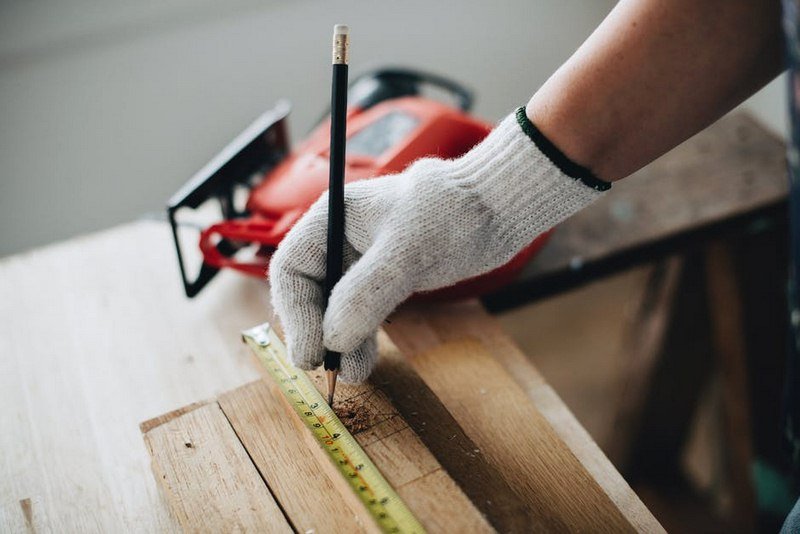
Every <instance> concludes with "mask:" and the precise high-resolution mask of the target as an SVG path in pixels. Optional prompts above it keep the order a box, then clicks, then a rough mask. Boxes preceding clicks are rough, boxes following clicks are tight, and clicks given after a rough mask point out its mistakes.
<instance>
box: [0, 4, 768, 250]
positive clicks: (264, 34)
mask: <svg viewBox="0 0 800 534" xmlns="http://www.w3.org/2000/svg"><path fill="white" fill-rule="evenodd" d="M613 4H614V2H613V1H612V0H583V1H578V0H570V1H565V0H546V1H545V0H539V1H537V2H531V1H526V0H514V1H506V2H486V1H484V0H450V1H427V0H405V1H403V2H389V1H370V2H363V1H361V2H359V1H357V0H349V1H337V2H332V1H325V0H314V1H312V0H303V1H288V0H262V1H257V0H226V2H215V1H213V0H161V1H156V0H138V1H136V2H130V1H123V0H37V1H36V2H30V1H26V0H3V1H0V255H3V254H9V253H12V252H16V251H20V250H24V249H27V248H29V247H33V246H37V245H41V244H45V243H49V242H52V241H56V240H60V239H63V238H66V237H69V236H72V235H76V234H79V233H82V232H86V231H90V230H95V229H99V228H103V227H107V226H110V225H113V224H117V223H120V222H124V221H127V220H131V219H133V218H135V217H137V216H139V215H140V214H142V213H145V212H149V211H158V210H161V209H162V207H163V205H164V202H165V200H166V199H167V198H168V197H169V195H170V194H171V193H172V192H173V191H174V190H175V189H176V188H177V187H178V186H179V185H181V184H182V183H183V182H184V181H185V180H186V179H187V178H188V177H189V176H191V175H192V173H193V172H194V171H196V170H197V169H198V168H199V167H200V166H201V165H203V164H204V163H205V162H206V161H207V160H208V159H209V158H210V157H211V156H212V155H213V154H214V153H215V152H216V151H217V150H218V149H219V148H221V147H222V146H223V145H224V144H225V143H226V142H227V141H229V140H230V139H231V137H232V136H234V135H235V134H236V133H238V132H239V131H240V130H241V129H242V128H243V127H244V126H246V125H247V124H248V123H249V122H250V121H251V120H252V119H253V118H255V117H256V116H257V115H258V114H259V113H260V112H262V111H263V110H265V109H267V108H269V107H271V105H272V104H273V102H274V101H276V100H277V99H278V98H281V97H289V98H290V99H291V100H292V101H293V103H294V105H295V111H294V112H293V115H292V117H291V128H292V133H293V135H294V137H295V138H296V137H298V136H299V135H302V134H304V133H305V132H306V131H307V130H308V128H309V127H310V126H311V124H312V123H313V121H314V120H315V119H316V118H317V117H318V116H319V114H320V112H321V110H322V109H323V108H324V107H325V105H326V102H327V100H328V98H329V94H328V91H329V83H330V80H329V71H330V69H329V61H330V52H329V50H330V33H331V28H332V26H333V24H334V23H337V22H345V23H348V24H349V25H350V26H351V28H352V42H353V44H352V48H351V65H352V66H351V72H354V73H357V72H359V71H362V70H364V69H365V68H366V67H367V66H369V65H382V64H396V65H408V66H415V67H418V68H422V69H427V70H430V71H433V72H438V73H441V74H444V75H447V76H451V77H454V78H455V79H458V80H460V81H462V82H464V83H466V84H468V85H470V86H471V87H472V88H473V89H474V90H475V92H476V94H477V106H476V109H475V112H476V113H477V114H478V115H480V116H482V117H485V118H487V119H497V118H499V117H500V116H501V115H502V114H504V113H506V112H507V111H509V110H510V109H511V108H513V107H514V106H515V105H518V104H521V103H524V102H525V101H526V100H527V98H528V97H529V96H530V94H531V93H532V91H534V90H535V89H536V88H537V87H538V86H539V85H540V84H541V83H542V82H543V81H544V80H545V79H546V77H547V76H548V74H549V73H551V72H552V71H553V70H554V69H555V68H556V67H557V66H558V65H559V64H560V63H561V62H562V61H564V60H565V59H566V58H567V57H568V56H569V55H570V54H571V53H572V51H573V50H574V49H575V48H576V47H577V46H578V45H579V44H580V43H581V42H582V41H583V40H584V39H585V37H586V36H587V35H588V34H589V33H590V32H591V30H592V29H593V28H594V27H595V26H596V25H597V24H598V23H599V22H600V20H602V18H603V17H604V16H605V14H606V13H607V12H608V10H610V9H611V7H612V6H613ZM779 96H780V95H779ZM774 100H775V95H772V96H768V97H766V98H765V99H762V101H757V102H754V103H753V104H752V106H753V107H754V108H755V109H757V110H761V109H763V110H766V111H764V113H766V114H767V115H770V113H771V114H772V115H774V116H779V115H780V111H774V109H780V106H777V107H776V106H775V105H774V102H773V101H774ZM772 115H770V116H772ZM773 118H774V117H773ZM774 120H778V122H779V119H774Z"/></svg>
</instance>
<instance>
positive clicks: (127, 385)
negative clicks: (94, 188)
mask: <svg viewBox="0 0 800 534" xmlns="http://www.w3.org/2000/svg"><path fill="white" fill-rule="evenodd" d="M174 254H175V252H174V250H173V249H172V248H171V243H170V236H169V230H168V227H167V226H166V225H165V224H164V223H160V222H147V221H143V222H138V223H133V224H130V225H126V226H123V227H119V228H114V229H111V230H108V231H104V232H100V233H97V234H94V235H91V236H86V237H82V238H79V239H75V240H72V241H69V242H65V243H62V244H59V245H55V246H51V247H47V248H44V249H41V250H36V251H32V252H30V253H26V254H20V255H17V256H13V257H10V258H5V259H3V260H1V261H0V317H2V318H3V320H2V327H1V328H2V334H0V354H2V357H0V392H2V393H1V394H0V397H2V402H0V473H2V476H0V507H2V508H1V509H2V517H3V518H4V519H3V521H0V531H6V529H5V528H4V527H3V524H4V522H5V524H10V525H25V524H26V519H25V518H26V517H31V518H32V521H33V524H34V525H37V531H43V532H47V531H48V530H49V531H60V532H111V531H127V532H131V531H138V532H170V531H176V530H177V529H178V524H177V522H176V521H175V520H174V519H173V518H172V517H170V515H169V513H168V509H167V507H166V505H165V503H164V502H163V499H162V498H161V495H160V494H159V490H158V486H157V484H156V481H155V478H154V477H153V474H152V472H151V470H150V459H149V457H148V454H147V449H146V447H145V443H144V441H143V440H142V436H141V433H140V431H139V428H138V425H139V423H140V422H141V421H144V420H146V419H148V418H151V417H154V416H156V415H158V414H162V413H165V412H167V411H170V410H172V409H173V408H176V407H178V406H184V405H187V404H190V403H192V402H194V401H197V400H201V399H209V398H214V397H216V396H217V395H218V394H221V393H222V392H224V391H226V390H229V389H231V388H233V387H236V386H238V385H241V384H244V383H246V382H248V381H251V380H253V379H255V378H257V377H258V373H257V370H256V368H255V366H253V365H252V362H251V361H250V355H249V353H248V351H247V349H246V348H245V347H244V346H242V344H241V342H240V340H239V331H240V330H241V328H242V326H243V325H253V324H257V323H259V322H261V321H263V320H264V319H265V317H266V312H265V309H266V306H267V295H266V293H265V291H264V285H263V283H262V282H259V281H257V280H249V279H244V278H242V277H238V276H235V275H230V276H229V275H227V273H223V274H224V276H220V277H219V279H218V280H215V283H214V284H213V286H210V287H209V288H208V291H207V292H206V293H204V294H203V295H201V296H200V297H199V298H198V299H196V300H195V301H189V300H188V299H186V298H185V297H184V296H183V294H182V289H181V286H180V281H179V280H180V279H179V274H178V272H177V269H176V262H175V257H174ZM8 530H10V531H12V532H16V531H18V530H17V529H16V528H11V529H8Z"/></svg>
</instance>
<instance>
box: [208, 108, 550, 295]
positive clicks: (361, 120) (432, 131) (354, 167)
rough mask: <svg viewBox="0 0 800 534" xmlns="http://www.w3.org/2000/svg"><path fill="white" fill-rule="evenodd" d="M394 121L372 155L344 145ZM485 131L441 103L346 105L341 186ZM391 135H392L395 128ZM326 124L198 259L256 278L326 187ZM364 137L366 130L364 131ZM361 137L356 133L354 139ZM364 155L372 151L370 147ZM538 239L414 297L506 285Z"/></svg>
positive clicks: (212, 237) (447, 151)
mask: <svg viewBox="0 0 800 534" xmlns="http://www.w3.org/2000/svg"><path fill="white" fill-rule="evenodd" d="M393 119H396V121H395V122H396V123H401V127H400V128H399V131H400V133H402V135H401V136H399V137H398V138H397V139H390V141H391V142H390V143H389V144H388V146H386V147H381V146H380V145H379V146H378V147H377V148H378V149H379V153H378V154H377V155H372V154H364V153H358V146H355V147H354V145H353V143H351V140H353V139H358V138H357V137H356V136H358V134H359V132H362V130H364V129H366V128H370V127H375V125H376V124H382V125H385V124H387V123H389V122H391V121H392V120H393ZM491 129H492V127H491V125H489V124H486V123H484V122H481V121H478V120H476V119H474V118H472V117H470V116H469V115H467V114H465V113H463V112H461V111H460V110H458V109H455V108H453V107H451V106H448V105H445V104H443V103H440V102H437V101H433V100H429V99H426V98H422V97H404V98H397V99H392V100H387V101H384V102H382V103H379V104H376V105H375V106H372V107H370V108H369V109H366V110H360V109H357V108H351V109H350V110H349V111H348V117H347V139H348V150H347V157H346V163H345V182H353V181H356V180H364V179H369V178H374V177H377V176H382V175H385V174H392V173H398V172H401V171H402V170H403V169H405V168H406V167H407V166H408V165H409V164H410V163H412V162H414V161H415V160H417V159H419V158H422V157H425V156H437V157H441V158H454V157H458V156H460V155H462V154H464V153H465V152H466V151H468V150H469V149H470V148H472V147H473V146H474V145H476V144H477V143H478V142H479V141H481V140H482V139H483V138H484V137H485V136H486V135H487V134H488V133H489V132H490V131H491ZM396 131H397V130H396ZM329 132H330V124H329V122H327V121H325V122H324V123H322V124H320V125H319V126H318V127H317V128H316V129H315V130H314V132H312V134H311V136H310V137H309V138H308V139H306V140H305V141H304V142H302V143H301V144H300V145H299V146H298V147H297V148H296V149H295V150H294V151H293V152H292V153H291V154H290V155H289V156H288V157H286V158H285V159H284V160H283V161H281V162H280V163H279V164H278V165H277V166H276V167H275V168H274V169H272V170H271V171H270V172H269V173H267V174H266V175H265V176H264V178H263V180H262V181H261V182H260V183H259V184H258V185H257V186H256V187H254V188H253V190H252V191H251V193H250V197H249V199H248V202H247V209H248V211H249V212H250V213H251V216H250V217H248V218H246V219H235V220H227V221H223V222H220V223H218V224H215V225H212V226H210V227H209V228H207V229H206V230H204V231H203V232H202V233H201V236H200V248H201V250H202V252H203V256H204V261H205V262H206V263H207V264H209V265H211V266H214V267H220V268H223V267H224V268H231V269H236V270H238V271H241V272H244V273H246V274H250V275H254V276H259V277H260V276H264V275H265V273H266V271H267V267H268V265H269V258H270V257H271V255H272V252H273V251H274V250H275V248H276V247H277V246H278V244H279V243H280V241H281V239H283V237H284V236H285V235H286V233H287V232H288V231H289V229H291V227H292V226H293V225H294V223H295V222H297V220H298V219H299V218H300V217H301V216H302V215H303V213H305V211H306V210H307V209H308V208H309V206H311V204H312V203H313V202H314V201H315V200H316V199H317V198H319V196H320V195H321V194H322V193H323V192H324V191H325V190H326V189H327V187H328V148H329V139H330V138H329V135H330V134H329ZM366 133H367V134H369V133H370V132H366ZM363 137H365V136H362V138H363ZM363 151H364V152H370V151H372V152H375V150H373V149H368V150H363ZM547 237H548V234H542V235H541V236H539V237H538V238H537V239H535V240H534V241H533V242H532V243H531V244H530V245H529V246H528V247H526V248H525V249H523V250H522V251H521V252H520V253H519V254H517V255H516V256H515V257H514V258H513V259H512V260H511V261H509V262H508V263H507V264H505V265H503V266H501V267H499V268H497V269H495V270H493V271H491V272H489V273H486V274H483V275H481V276H477V277H475V278H471V279H469V280H465V281H462V282H460V283H458V284H456V285H454V286H451V287H447V288H443V289H440V290H437V291H433V292H430V293H424V294H420V295H418V296H417V298H423V299H458V298H466V297H473V296H479V295H482V294H485V293H488V292H491V291H493V290H495V289H498V288H500V287H502V286H503V285H505V284H507V283H508V282H510V281H511V280H512V279H513V278H514V277H515V276H516V275H517V274H518V273H519V271H520V270H521V269H522V268H523V267H524V266H525V264H526V263H527V262H528V261H529V260H530V259H531V257H532V256H533V255H534V254H536V252H537V251H538V250H539V249H540V248H541V247H542V245H543V244H544V242H545V240H546V239H547ZM220 238H226V239H228V240H230V241H235V242H243V243H257V244H259V245H261V248H260V249H259V252H258V254H257V256H256V259H255V260H252V261H249V262H242V261H239V260H237V259H236V258H235V257H226V256H224V255H222V254H221V253H220V252H219V251H218V250H217V248H216V246H215V244H216V242H217V241H218V240H219V239H220Z"/></svg>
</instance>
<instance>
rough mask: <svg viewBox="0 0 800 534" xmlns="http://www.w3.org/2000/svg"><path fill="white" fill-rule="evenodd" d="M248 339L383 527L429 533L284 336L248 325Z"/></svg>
mask: <svg viewBox="0 0 800 534" xmlns="http://www.w3.org/2000/svg"><path fill="white" fill-rule="evenodd" d="M242 339H243V340H244V342H245V343H247V344H248V345H249V346H250V348H251V349H252V350H253V351H254V352H255V353H256V355H257V356H258V359H259V361H260V362H261V364H262V365H263V366H264V368H265V369H266V370H267V372H268V373H269V375H270V376H271V377H272V378H273V380H274V381H275V382H276V384H278V386H279V387H280V389H281V391H282V392H283V394H284V396H285V397H286V399H287V400H288V401H289V404H291V405H292V406H293V407H294V409H295V411H296V412H297V415H299V416H300V419H302V420H303V422H304V423H305V425H306V427H307V428H308V429H309V430H310V431H311V432H312V433H313V434H314V436H315V437H316V439H317V442H318V443H319V445H320V446H321V447H322V449H323V450H324V451H325V452H326V453H327V455H328V457H329V458H330V459H331V461H332V462H333V464H334V465H335V466H336V469H337V470H338V471H339V472H340V473H341V474H342V476H344V478H345V480H347V482H348V484H349V485H350V487H351V488H352V489H353V491H354V492H355V493H356V495H357V496H358V498H359V499H360V500H361V502H362V503H363V504H364V506H365V507H366V508H367V511H368V512H369V513H370V515H371V516H372V518H373V519H374V520H375V522H376V523H377V525H378V527H379V528H380V529H381V530H382V531H383V532H391V533H406V532H408V533H423V532H425V530H424V529H423V528H422V525H420V523H419V521H417V519H416V518H415V517H414V515H413V514H412V513H411V510H409V509H408V507H407V506H406V505H405V503H404V502H403V501H402V500H401V499H400V497H399V496H398V495H397V493H395V491H394V489H392V487H391V485H390V484H389V483H388V482H387V481H386V479H385V478H383V475H382V474H381V472H380V471H379V470H378V468H377V467H376V466H375V464H373V463H372V460H370V458H369V456H367V453H366V452H364V449H362V448H361V446H360V445H359V444H358V442H357V441H356V439H355V438H354V437H353V435H352V434H350V431H348V430H347V428H346V427H345V426H344V424H343V423H342V422H341V420H339V417H337V415H336V414H335V413H334V411H333V409H332V408H331V407H330V406H328V403H326V402H325V399H324V398H323V397H322V395H321V394H320V392H319V391H318V390H317V388H316V387H315V386H314V384H313V383H312V382H311V380H310V379H309V378H308V376H307V375H306V374H305V373H304V372H303V371H301V370H300V369H297V368H296V367H294V366H292V365H291V364H290V363H289V361H288V358H287V357H286V347H285V346H284V345H283V341H281V339H280V338H279V337H278V335H277V334H276V333H275V331H274V330H273V329H272V328H270V326H269V324H267V323H264V324H262V325H259V326H256V327H253V328H250V329H249V330H245V331H244V332H242Z"/></svg>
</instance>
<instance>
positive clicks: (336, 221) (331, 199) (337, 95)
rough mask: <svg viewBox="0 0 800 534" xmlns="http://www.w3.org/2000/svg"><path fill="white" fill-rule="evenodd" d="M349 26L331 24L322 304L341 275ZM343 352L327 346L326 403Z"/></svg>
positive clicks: (333, 386)
mask: <svg viewBox="0 0 800 534" xmlns="http://www.w3.org/2000/svg"><path fill="white" fill-rule="evenodd" d="M349 33H350V30H349V28H348V27H347V26H344V25H342V24H337V25H336V26H334V27H333V83H332V84H331V149H330V174H329V183H328V250H327V260H326V265H325V267H326V268H325V305H326V306H327V301H328V297H330V294H331V290H332V289H333V286H335V285H336V283H337V282H339V279H341V277H342V267H343V265H342V264H343V257H342V256H343V254H344V157H345V142H346V135H345V134H346V127H347V47H348V44H349V42H348V41H349ZM341 360H342V355H341V354H340V353H338V352H333V351H330V350H326V352H325V360H324V367H325V375H326V376H327V379H328V404H330V405H331V406H332V405H333V393H334V391H336V378H337V377H338V375H339V365H340V363H341Z"/></svg>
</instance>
